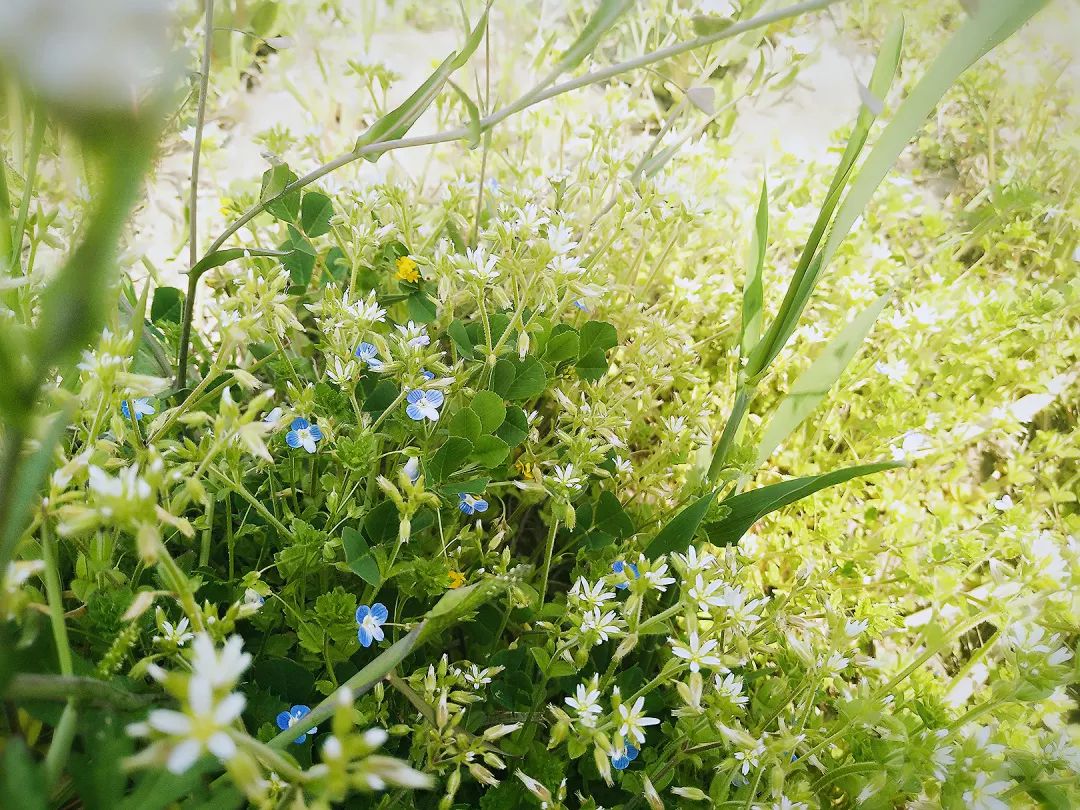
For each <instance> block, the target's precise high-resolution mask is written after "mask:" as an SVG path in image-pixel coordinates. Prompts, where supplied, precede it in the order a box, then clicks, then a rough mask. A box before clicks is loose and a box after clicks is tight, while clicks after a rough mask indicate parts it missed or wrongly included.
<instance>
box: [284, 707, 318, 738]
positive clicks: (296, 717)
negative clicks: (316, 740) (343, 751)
mask: <svg viewBox="0 0 1080 810" xmlns="http://www.w3.org/2000/svg"><path fill="white" fill-rule="evenodd" d="M309 714H311V709H310V708H309V707H307V706H293V707H292V708H291V709H289V710H288V711H287V712H281V713H280V714H278V716H277V727H278V728H280V729H281V730H282V731H286V730H287V729H290V728H292V727H293V726H295V725H296V724H297V723H299V722H300V721H301V720H302V719H303V718H304V717H306V716H307V715H309ZM318 730H319V729H317V728H309V729H308V730H307V731H305V732H304V733H303V734H301V735H300V736H299V737H297V738H296V739H295V740H293V742H295V743H302V742H303V741H304V740H306V739H307V738H308V734H315V733H316V732H317V731H318Z"/></svg>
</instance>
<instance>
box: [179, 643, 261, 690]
mask: <svg viewBox="0 0 1080 810" xmlns="http://www.w3.org/2000/svg"><path fill="white" fill-rule="evenodd" d="M192 651H193V653H194V654H193V655H192V658H191V670H192V673H193V677H196V678H202V679H204V680H206V682H207V683H209V684H210V685H211V686H212V687H214V688H215V689H231V688H232V687H233V685H234V684H235V683H236V682H237V680H239V678H240V676H241V675H242V674H243V673H244V671H245V670H246V669H247V668H248V666H249V665H250V664H251V655H250V654H248V653H246V652H244V640H243V639H242V638H240V636H230V637H229V638H228V640H226V642H225V646H224V647H222V648H221V651H220V653H219V652H218V650H217V649H215V647H214V642H213V640H212V639H211V638H210V636H209V635H208V634H207V633H199V634H198V635H197V636H195V641H194V643H193V644H192Z"/></svg>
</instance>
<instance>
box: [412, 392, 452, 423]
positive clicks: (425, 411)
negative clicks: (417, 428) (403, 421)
mask: <svg viewBox="0 0 1080 810" xmlns="http://www.w3.org/2000/svg"><path fill="white" fill-rule="evenodd" d="M405 401H406V402H407V403H408V405H406V406H405V413H407V414H408V415H409V418H410V419H412V420H413V421H415V422H421V421H423V420H424V419H430V420H431V421H432V422H434V421H436V420H437V419H438V418H439V408H440V407H442V404H443V392H442V391H421V390H420V389H419V388H414V389H413V390H412V391H410V392H409V393H408V394H406V395H405Z"/></svg>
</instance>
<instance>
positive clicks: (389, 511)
mask: <svg viewBox="0 0 1080 810" xmlns="http://www.w3.org/2000/svg"><path fill="white" fill-rule="evenodd" d="M364 533H365V534H367V537H368V540H370V541H371V543H372V544H374V545H376V546H379V545H382V544H383V543H387V542H389V541H390V540H392V539H394V538H395V537H397V533H398V511H397V507H396V506H395V505H394V502H393V501H383V502H382V503H380V504H378V505H377V506H376V507H375V508H374V509H372V510H371V511H370V512H368V513H367V515H365V516H364Z"/></svg>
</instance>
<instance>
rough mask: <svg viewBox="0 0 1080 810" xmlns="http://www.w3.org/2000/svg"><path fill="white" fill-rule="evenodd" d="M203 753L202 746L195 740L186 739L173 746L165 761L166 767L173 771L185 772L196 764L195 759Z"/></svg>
mask: <svg viewBox="0 0 1080 810" xmlns="http://www.w3.org/2000/svg"><path fill="white" fill-rule="evenodd" d="M201 753H202V746H201V745H199V743H198V742H196V741H195V740H184V741H183V742H181V743H180V744H179V745H176V746H174V747H173V750H172V751H171V752H170V753H169V758H168V760H166V762H165V767H166V768H168V769H169V770H170V771H172V772H173V773H177V774H179V773H184V771H186V770H187V769H188V768H190V767H191V766H192V765H194V764H195V761H196V760H197V759H198V758H199V754H201Z"/></svg>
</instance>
